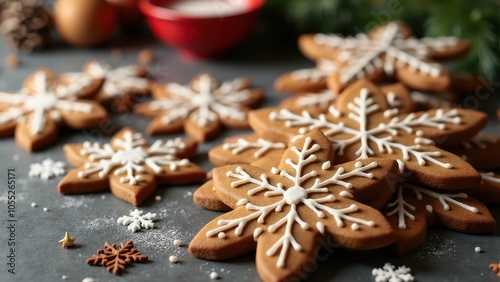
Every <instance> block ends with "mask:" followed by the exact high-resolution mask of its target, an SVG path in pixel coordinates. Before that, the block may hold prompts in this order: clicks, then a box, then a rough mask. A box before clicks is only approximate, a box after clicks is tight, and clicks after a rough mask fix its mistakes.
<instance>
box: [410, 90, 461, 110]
mask: <svg viewBox="0 0 500 282" xmlns="http://www.w3.org/2000/svg"><path fill="white" fill-rule="evenodd" d="M410 96H411V100H412V101H413V102H414V103H415V104H417V108H418V109H419V110H427V109H433V108H451V107H454V106H455V105H456V103H457V95H456V94H455V93H453V92H451V91H438V92H421V91H416V90H414V91H411V92H410Z"/></svg>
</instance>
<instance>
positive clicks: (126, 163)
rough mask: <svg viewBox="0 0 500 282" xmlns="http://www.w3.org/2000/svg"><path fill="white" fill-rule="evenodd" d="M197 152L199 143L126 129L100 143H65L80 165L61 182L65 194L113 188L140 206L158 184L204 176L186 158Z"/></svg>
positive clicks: (71, 158)
mask: <svg viewBox="0 0 500 282" xmlns="http://www.w3.org/2000/svg"><path fill="white" fill-rule="evenodd" d="M195 151H196V142H194V141H184V140H181V139H174V140H168V141H166V142H163V141H160V140H158V141H156V142H154V143H153V144H152V145H148V144H147V143H146V140H145V139H144V137H143V136H142V135H141V134H140V133H137V132H135V131H133V130H132V129H129V128H124V129H122V130H121V131H119V132H118V133H116V134H115V135H114V136H113V138H111V141H110V143H107V144H104V145H100V144H98V143H94V144H91V143H90V142H85V143H83V144H70V145H65V146H64V152H65V154H66V157H67V158H68V160H69V161H70V162H71V163H72V164H74V165H75V166H77V168H75V169H74V170H72V171H70V172H69V173H68V174H67V175H66V176H65V177H64V178H63V179H62V180H61V182H60V183H59V186H58V190H59V192H61V193H64V194H75V193H91V192H97V191H101V190H107V189H111V192H112V193H113V194H114V195H115V196H116V197H118V198H120V199H122V200H124V201H127V202H129V203H131V204H132V205H134V206H138V205H140V204H141V203H142V202H143V201H144V200H145V199H146V198H147V197H148V196H150V195H151V194H152V193H153V192H154V190H155V189H156V186H157V184H187V183H196V182H200V181H203V180H204V179H205V172H204V171H203V170H202V169H201V168H200V167H198V166H196V165H195V164H193V163H191V162H189V160H188V159H182V158H183V157H190V156H192V155H193V154H194V152H195Z"/></svg>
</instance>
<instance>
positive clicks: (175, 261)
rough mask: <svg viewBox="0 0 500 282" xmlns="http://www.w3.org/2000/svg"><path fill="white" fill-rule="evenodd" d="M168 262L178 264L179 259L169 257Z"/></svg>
mask: <svg viewBox="0 0 500 282" xmlns="http://www.w3.org/2000/svg"><path fill="white" fill-rule="evenodd" d="M168 260H169V261H170V262H171V263H178V262H179V258H178V257H177V256H170V257H169V258H168Z"/></svg>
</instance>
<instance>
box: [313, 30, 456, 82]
mask: <svg viewBox="0 0 500 282" xmlns="http://www.w3.org/2000/svg"><path fill="white" fill-rule="evenodd" d="M377 31H378V32H377V33H376V34H375V35H374V36H372V37H369V36H367V35H365V34H361V33H360V34H357V35H356V36H355V37H346V38H343V37H340V36H337V35H334V34H317V35H315V37H314V41H315V42H316V43H317V44H319V45H324V46H328V47H331V48H335V49H339V51H340V54H339V56H338V58H339V60H340V62H341V64H342V65H343V67H341V68H340V70H339V71H340V73H341V75H340V82H341V83H348V82H350V81H353V80H356V79H360V78H363V77H365V76H366V75H367V74H370V73H372V72H374V71H375V70H376V69H379V68H382V69H383V71H384V72H385V73H386V74H387V75H392V74H394V71H395V68H396V67H403V66H405V65H408V66H409V69H410V70H411V71H413V72H420V73H421V74H423V75H426V76H432V77H437V76H439V75H440V74H441V73H442V67H441V65H439V64H436V63H431V62H429V61H428V58H429V53H430V50H431V49H436V50H444V49H445V48H448V47H454V46H456V45H457V44H458V39H456V38H454V37H438V38H422V39H417V38H414V37H409V38H406V35H405V31H404V30H403V28H402V26H401V25H400V24H399V23H397V22H390V23H388V24H387V25H385V26H382V27H380V28H379V30H377Z"/></svg>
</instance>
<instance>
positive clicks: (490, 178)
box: [479, 172, 500, 183]
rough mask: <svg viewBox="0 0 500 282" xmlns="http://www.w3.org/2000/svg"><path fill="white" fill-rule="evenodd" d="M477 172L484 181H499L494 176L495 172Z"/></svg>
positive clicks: (499, 179)
mask: <svg viewBox="0 0 500 282" xmlns="http://www.w3.org/2000/svg"><path fill="white" fill-rule="evenodd" d="M479 174H481V177H482V178H483V180H484V181H489V182H493V183H500V178H499V177H495V173H493V172H480V173H479Z"/></svg>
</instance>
